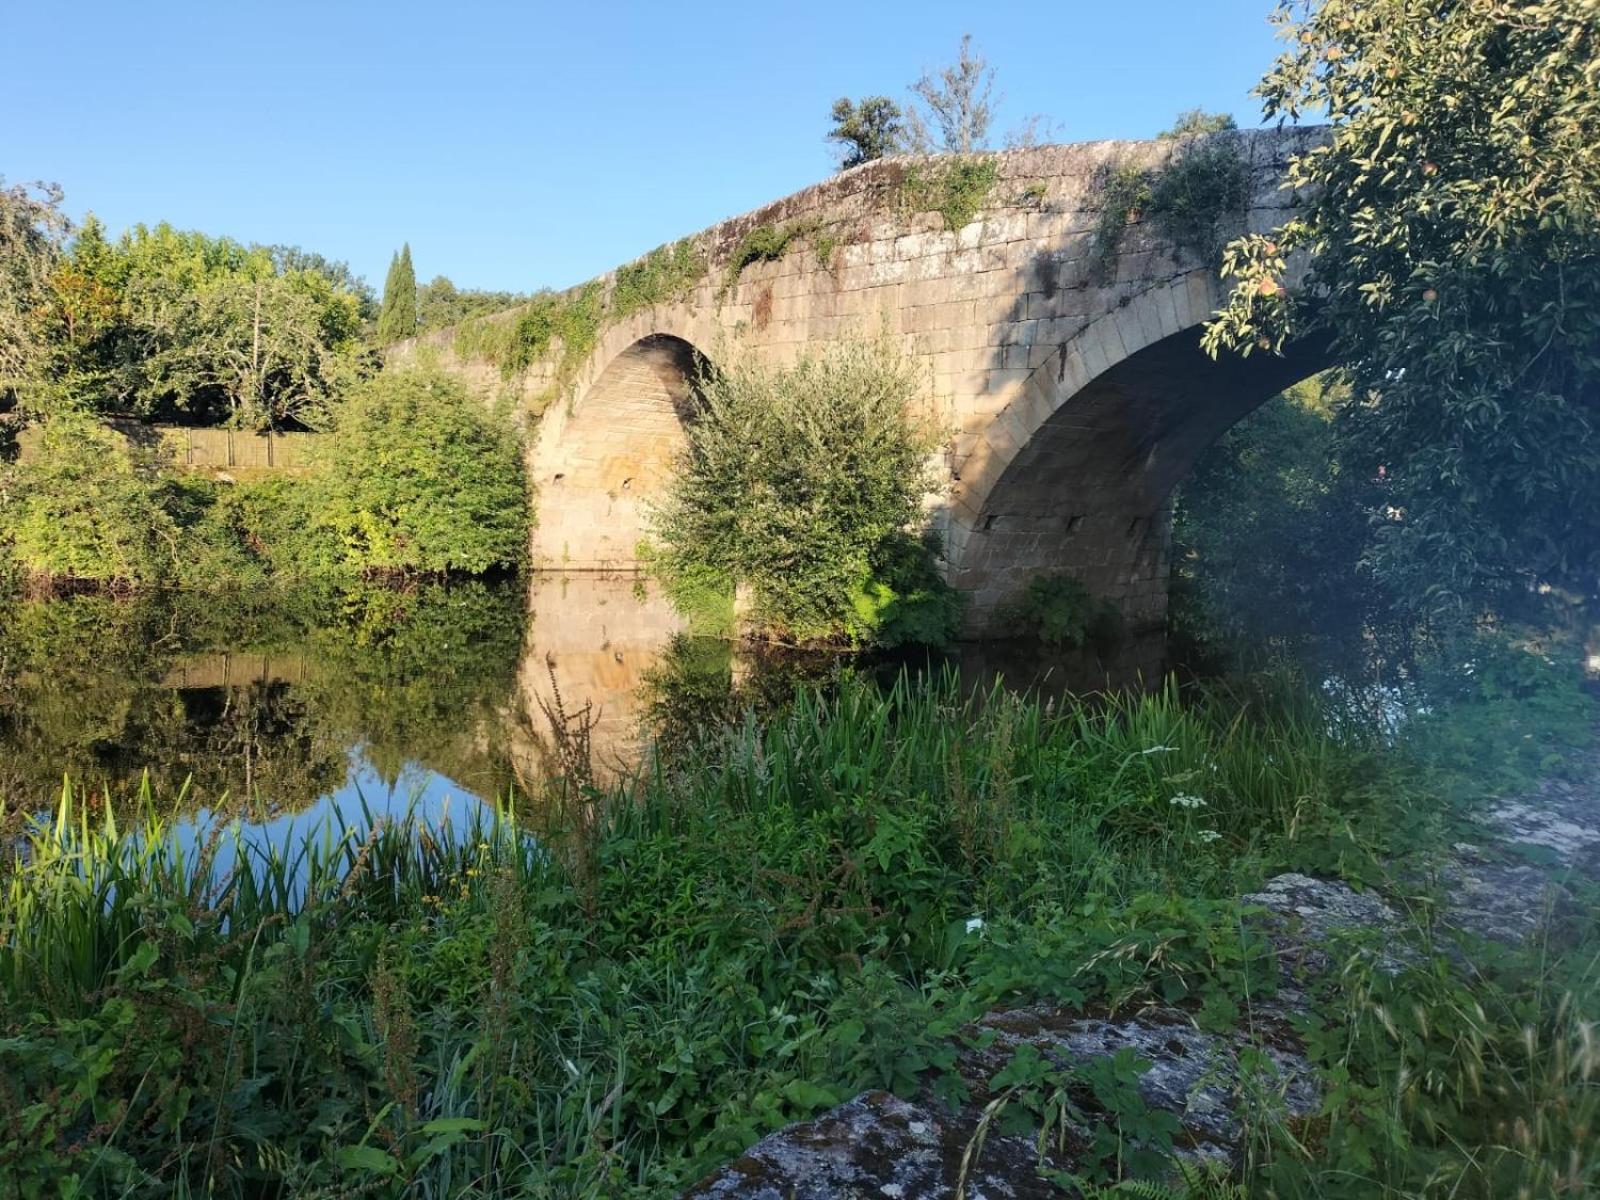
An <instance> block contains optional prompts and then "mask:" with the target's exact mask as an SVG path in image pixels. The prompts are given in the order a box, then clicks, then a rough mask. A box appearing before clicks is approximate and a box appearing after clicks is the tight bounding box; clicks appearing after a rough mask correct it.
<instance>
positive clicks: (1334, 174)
mask: <svg viewBox="0 0 1600 1200" xmlns="http://www.w3.org/2000/svg"><path fill="white" fill-rule="evenodd" d="M1277 20H1278V22H1279V23H1280V24H1282V25H1283V26H1284V32H1285V34H1286V36H1287V37H1288V39H1289V40H1290V44H1291V48H1290V50H1289V51H1288V52H1287V53H1286V54H1284V55H1283V56H1282V57H1281V58H1280V59H1279V60H1278V61H1277V63H1276V64H1275V66H1274V67H1273V69H1272V70H1271V72H1270V73H1269V74H1268V75H1267V77H1266V78H1265V79H1264V81H1263V82H1262V84H1261V86H1260V89H1259V90H1260V93H1261V95H1262V96H1263V97H1264V99H1265V102H1266V113H1267V116H1269V117H1272V116H1279V117H1288V118H1298V116H1299V115H1300V114H1301V113H1316V114H1319V115H1323V114H1325V115H1326V117H1327V119H1328V120H1329V121H1330V122H1331V130H1330V133H1329V136H1328V140H1327V143H1326V144H1325V145H1322V146H1318V147H1316V148H1314V149H1311V150H1308V151H1307V152H1305V153H1302V154H1299V155H1298V156H1296V157H1295V158H1294V159H1293V161H1292V162H1291V164H1290V168H1289V173H1288V180H1287V184H1288V185H1289V186H1293V187H1296V188H1298V189H1300V190H1299V195H1300V196H1301V197H1303V201H1302V203H1301V206H1300V207H1299V208H1298V209H1297V210H1296V215H1295V217H1294V219H1293V220H1291V221H1289V222H1288V223H1286V224H1285V225H1283V226H1282V227H1281V228H1279V229H1278V230H1276V231H1275V232H1273V233H1271V234H1261V235H1254V236H1249V237H1246V238H1243V239H1241V240H1239V241H1237V242H1235V243H1234V245H1233V246H1232V247H1231V248H1230V250H1229V253H1228V256H1227V264H1226V265H1227V270H1228V271H1229V273H1230V274H1231V275H1232V276H1233V278H1234V279H1235V280H1236V283H1235V285H1234V289H1233V292H1232V296H1231V299H1230V302H1229V303H1228V305H1227V307H1226V308H1225V309H1224V310H1223V311H1222V312H1221V313H1220V314H1219V315H1218V318H1217V319H1216V321H1215V322H1214V323H1213V324H1212V326H1211V327H1210V329H1209V330H1208V333H1207V344H1208V346H1209V347H1210V348H1212V349H1213V350H1214V351H1220V350H1222V349H1224V348H1230V347H1231V348H1237V349H1239V350H1241V351H1242V352H1244V353H1250V352H1252V351H1257V350H1259V351H1266V352H1272V351H1275V350H1278V349H1280V348H1281V347H1282V346H1283V344H1284V342H1285V340H1286V339H1288V338H1289V337H1291V336H1293V335H1296V334H1300V333H1304V332H1307V331H1309V330H1313V329H1316V328H1323V329H1326V330H1327V331H1329V332H1331V334H1332V335H1333V337H1334V339H1335V347H1336V350H1337V352H1338V353H1339V355H1340V356H1341V357H1342V358H1343V359H1344V361H1345V362H1346V363H1347V364H1348V365H1349V369H1350V373H1351V376H1352V381H1353V386H1354V397H1355V399H1354V400H1353V402H1351V403H1350V404H1347V405H1346V406H1344V408H1343V409H1342V410H1341V413H1340V419H1339V423H1338V437H1339V440H1340V443H1341V457H1342V459H1343V461H1344V462H1345V463H1346V464H1348V465H1349V466H1350V467H1351V468H1352V469H1358V470H1360V471H1362V472H1363V473H1364V474H1365V475H1366V476H1367V477H1369V478H1373V477H1380V476H1381V478H1382V481H1383V483H1382V489H1381V490H1382V501H1381V504H1380V506H1379V507H1378V509H1377V511H1376V512H1375V513H1374V517H1375V518H1376V524H1377V527H1376V531H1375V536H1374V541H1373V544H1372V546H1371V547H1370V549H1369V551H1368V560H1369V562H1370V564H1371V565H1372V567H1373V569H1374V570H1375V571H1377V572H1378V573H1379V574H1380V575H1381V576H1383V577H1384V578H1386V579H1387V580H1388V581H1389V582H1390V583H1391V585H1392V586H1393V588H1394V590H1395V591H1396V592H1397V593H1399V594H1401V595H1404V596H1407V597H1408V598H1410V600H1411V601H1412V602H1413V603H1414V604H1416V605H1417V607H1418V609H1419V610H1420V611H1421V612H1424V613H1428V614H1432V615H1435V616H1448V617H1467V616H1470V615H1473V614H1475V613H1477V612H1480V611H1482V610H1483V609H1484V608H1485V607H1501V608H1503V607H1504V606H1506V605H1510V604H1516V603H1520V602H1523V601H1526V600H1529V599H1531V598H1534V597H1538V596H1540V595H1550V596H1560V595H1563V594H1566V595H1569V596H1578V597H1588V598H1590V599H1591V601H1592V600H1593V598H1594V597H1595V596H1596V594H1597V592H1600V431H1597V425H1600V206H1597V203H1596V198H1597V197H1600V88H1596V86H1595V77H1594V70H1595V63H1596V62H1597V61H1600V20H1597V16H1596V10H1595V7H1594V5H1593V4H1574V3H1572V2H1571V0H1520V2H1517V3H1482V2H1477V0H1323V2H1322V3H1320V4H1317V5H1315V6H1308V5H1306V4H1304V3H1295V4H1290V3H1287V2H1286V3H1284V4H1283V5H1281V7H1280V9H1279V11H1278V14H1277ZM1291 256H1294V257H1295V259H1296V260H1299V259H1300V258H1301V257H1302V256H1304V258H1305V259H1306V261H1307V262H1308V275H1307V276H1306V283H1305V287H1304V289H1303V290H1301V291H1300V292H1299V293H1298V294H1297V295H1296V296H1290V295H1289V294H1288V293H1287V292H1286V290H1285V288H1284V286H1283V280H1284V277H1285V274H1286V272H1287V270H1288V267H1289V263H1290V259H1291Z"/></svg>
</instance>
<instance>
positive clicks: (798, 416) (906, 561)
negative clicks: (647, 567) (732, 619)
mask: <svg viewBox="0 0 1600 1200" xmlns="http://www.w3.org/2000/svg"><path fill="white" fill-rule="evenodd" d="M702 395H703V408H702V410H701V413H700V415H699V418H698V419H697V420H696V421H695V422H694V423H693V424H692V425H691V426H690V429H689V444H688V448H687V450H686V451H685V453H684V454H683V456H682V458H681V460H680V463H679V468H678V472H677V475H676V478H675V479H674V482H673V485H672V488H671V490H670V492H669V494H668V496H667V498H666V500H665V501H664V502H663V504H662V506H661V508H660V509H659V510H658V511H657V512H656V514H655V530H656V534H657V536H658V538H659V541H660V545H659V546H658V547H656V548H655V551H654V560H655V563H656V565H657V568H658V570H659V572H660V573H661V574H662V575H663V577H664V578H665V579H666V581H667V584H668V587H669V590H670V591H672V593H673V594H674V595H675V596H676V597H677V598H679V599H680V601H683V600H686V599H691V598H692V599H693V601H694V602H695V603H696V604H703V603H704V602H705V601H706V599H707V598H708V597H713V596H718V595H721V596H731V595H732V594H733V592H734V591H735V589H736V588H742V589H747V592H748V596H749V611H748V613H747V614H746V615H747V617H748V619H749V621H750V622H751V624H752V625H753V626H754V627H755V628H757V629H759V630H762V631H764V632H765V633H767V634H769V635H771V636H774V637H777V638H780V639H789V640H796V641H812V640H821V639H839V638H842V639H845V640H848V641H851V642H856V643H861V642H871V641H900V640H909V639H910V638H912V637H915V639H916V640H923V641H942V640H944V639H946V638H948V637H949V636H950V635H951V634H952V633H953V632H954V626H955V621H956V617H957V615H958V614H957V611H956V606H955V604H954V602H953V598H952V597H951V596H950V594H949V589H948V588H947V587H946V586H945V585H944V583H943V582H942V580H940V579H939V578H938V576H937V574H936V573H934V572H933V571H932V570H930V569H929V566H928V551H927V550H926V549H925V548H924V547H923V546H922V545H921V544H919V543H917V542H916V540H915V539H914V538H913V539H910V540H908V539H907V531H908V530H911V529H913V528H915V527H916V526H917V525H918V524H919V523H920V518H921V502H922V498H923V495H924V493H925V492H926V491H927V490H928V488H929V486H930V476H929V471H928V462H927V456H928V453H929V451H930V450H931V449H932V448H933V445H934V444H935V440H936V435H935V433H934V432H933V430H932V428H931V426H930V425H929V423H928V422H927V420H926V418H925V417H923V416H922V415H921V414H920V413H919V411H918V409H919V408H920V407H921V406H922V405H923V404H924V403H925V402H926V397H927V387H926V382H925V380H924V379H923V378H922V376H921V374H920V373H919V370H918V368H917V367H916V365H915V364H914V363H913V362H912V361H911V360H910V359H909V358H907V357H904V356H903V355H901V354H900V353H899V352H898V351H896V350H894V349H893V348H891V347H890V346H889V345H888V344H887V343H886V342H874V343H846V344H843V345H841V346H838V347H836V348H833V349H830V350H827V351H824V352H821V353H819V354H817V355H814V356H811V357H804V358H801V359H800V360H799V361H798V362H797V363H795V364H794V365H793V366H788V367H783V368H770V367H767V366H764V365H761V364H760V363H758V362H756V361H755V360H753V359H751V358H749V357H735V358H733V359H732V361H730V362H729V363H728V364H727V368H726V370H724V371H722V372H719V373H717V374H714V375H709V376H708V377H707V378H705V379H704V380H703V381H702Z"/></svg>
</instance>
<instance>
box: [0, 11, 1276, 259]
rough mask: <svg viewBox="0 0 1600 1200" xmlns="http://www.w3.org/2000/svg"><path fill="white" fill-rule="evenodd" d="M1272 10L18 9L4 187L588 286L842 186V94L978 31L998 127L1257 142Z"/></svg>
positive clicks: (906, 73)
mask: <svg viewBox="0 0 1600 1200" xmlns="http://www.w3.org/2000/svg"><path fill="white" fill-rule="evenodd" d="M1270 8H1271V0H1127V2H1124V3H1107V2H1105V0H1054V2H1052V3H1038V2H1037V0H1034V2H1032V3H1026V4H1024V3H1010V2H1001V0H989V2H988V3H982V4H977V3H966V4H957V3H937V2H929V0H895V2H893V3H887V2H882V0H857V2H855V3H849V2H846V3H838V2H829V3H822V2H815V0H814V2H813V3H809V4H794V3H777V2H770V3H762V2H760V0H757V2H755V3H750V2H744V3H720V2H719V3H693V2H691V0H679V2H678V3H664V2H660V0H658V2H655V3H635V2H631V0H630V2H625V3H619V2H615V0H613V2H610V3H594V2H585V0H566V2H563V3H531V2H530V3H486V2H484V0H454V2H452V3H433V4H421V3H411V2H409V0H393V2H389V3H384V4H376V3H369V2H367V0H361V2H360V3H355V2H351V0H320V2H308V0H278V2H267V0H184V2H177V0H145V2H144V3H127V2H126V0H117V2H115V3H111V2H108V0H88V2H87V3H80V4H76V5H73V6H71V10H70V13H71V15H70V19H68V18H67V17H66V16H65V15H64V13H63V12H62V11H61V10H57V9H55V7H54V6H52V5H45V4H28V5H19V6H17V8H16V11H13V12H11V13H10V14H8V15H7V17H6V27H7V31H8V33H9V34H10V36H11V39H12V46H13V50H12V53H11V54H10V55H8V60H9V61H8V65H7V76H8V77H7V81H6V82H7V88H6V91H7V95H8V101H7V103H6V105H5V112H4V115H3V116H0V174H3V175H4V176H5V177H6V178H7V179H8V180H9V181H12V182H16V181H22V180H32V179H46V180H53V181H55V182H58V183H60V184H61V185H62V186H63V187H65V188H66V191H67V203H68V208H69V210H70V211H71V212H72V214H73V215H74V216H75V217H77V216H81V215H82V214H83V213H84V212H85V211H88V210H91V209H92V210H93V211H95V212H96V213H98V214H99V215H100V216H101V217H102V218H103V219H104V220H105V221H106V222H107V224H108V225H110V226H111V228H112V229H113V231H115V230H120V229H122V228H124V227H125V226H127V225H129V224H132V223H134V222H138V221H145V222H152V223H153V222H155V221H159V220H168V221H171V222H173V223H174V224H176V225H179V226H181V227H186V228H196V229H203V230H205V231H207V232H209V233H219V234H228V235H230V236H233V237H236V238H239V239H241V240H243V241H260V242H288V243H293V244H297V245H301V246H304V247H306V248H307V249H311V250H317V251H320V252H321V253H323V254H326V255H328V256H329V257H331V258H340V259H345V260H347V261H348V262H349V263H350V264H351V266H353V267H354V268H355V269H356V270H357V271H358V272H359V273H361V274H363V275H365V276H366V277H367V278H368V279H369V280H370V281H372V282H373V283H375V284H380V285H381V283H382V279H383V273H384V270H385V269H386V267H387V265H388V261H389V256H390V254H391V252H392V251H393V250H394V249H395V248H397V247H398V246H399V245H400V243H401V242H402V241H409V242H410V243H411V248H412V254H413V257H414V259H415V262H416V267H417V273H418V275H419V277H421V278H423V279H427V278H430V277H432V276H433V275H435V274H440V273H442V274H447V275H449V276H450V277H451V278H452V279H454V280H455V281H456V283H457V284H459V285H461V286H467V287H486V288H506V289H515V290H519V291H526V290H532V289H534V288H537V287H540V286H547V285H548V286H557V287H559V286H566V285H569V284H572V283H576V282H579V281H581V280H583V279H585V278H588V277H589V276H591V275H594V274H597V273H598V272H600V271H602V270H605V269H607V268H609V267H611V266H614V265H615V264H617V263H619V262H621V261H623V260H625V259H628V258H631V257H633V256H634V255H637V254H640V253H643V252H644V251H646V250H648V249H650V248H651V247H653V246H655V245H657V244H659V243H661V242H664V241H668V240H670V239H672V238H676V237H680V236H682V235H683V234H686V233H690V232H692V231H694V230H697V229H700V228H703V227H704V226H706V225H709V224H712V223H713V222H715V221H718V220H720V219H722V218H723V217H727V216H732V215H734V214H735V213H739V212H743V211H745V210H747V209H750V208H754V207H756V206H758V205H760V204H762V203H764V202H766V201H768V200H772V199H776V198H777V197H779V196H782V195H784V194H786V193H788V192H791V191H795V190H796V189H798V188H801V187H804V186H806V185H807V184H809V183H812V182H814V181H816V180H818V179H820V178H822V177H824V176H825V175H827V174H828V173H829V172H830V171H831V170H832V167H833V159H832V156H831V150H830V147H829V146H828V145H827V143H826V142H825V141H824V140H823V134H824V133H825V132H826V129H827V126H828V121H827V113H828V108H829V106H830V105H831V103H832V101H833V100H834V98H835V97H837V96H841V95H851V96H859V95H864V94H869V93H874V92H881V93H886V94H889V95H893V96H896V97H897V98H898V97H900V96H901V95H902V94H903V92H904V91H905V87H906V85H907V84H908V83H909V82H910V81H911V80H912V79H914V78H915V77H916V76H917V75H919V74H920V73H921V72H922V70H923V69H924V68H926V67H933V66H938V65H940V64H942V63H944V62H946V61H948V60H949V59H950V58H952V57H953V56H954V52H955V49H956V45H957V42H958V41H959V39H960V36H961V34H962V33H963V32H971V33H972V34H973V35H974V37H975V39H976V41H977V42H978V45H979V47H980V49H981V50H982V51H983V52H984V53H985V54H986V55H987V56H988V58H989V61H990V62H991V63H992V64H993V65H994V66H995V67H996V68H997V69H998V78H997V84H998V87H999V90H1001V91H1002V92H1004V94H1005V103H1004V106H1003V112H1002V119H1001V120H1000V122H999V125H1000V126H1001V127H1002V128H1004V127H1005V126H1008V125H1012V124H1015V123H1016V122H1017V121H1018V120H1019V119H1020V118H1021V117H1022V116H1024V115H1025V114H1027V113H1031V112H1039V113H1043V114H1046V115H1047V116H1049V117H1051V118H1053V119H1054V120H1055V121H1056V122H1057V123H1058V126H1059V131H1058V136H1059V139H1060V140H1062V141H1087V140H1091V139H1095V138H1106V137H1147V136H1150V135H1152V134H1154V133H1155V132H1157V131H1158V130H1160V129H1161V128H1163V127H1164V126H1165V125H1166V124H1167V122H1168V121H1169V119H1170V118H1171V116H1172V115H1173V114H1174V113H1175V112H1177V111H1178V110H1180V109H1184V108H1190V107H1193V106H1195V105H1200V106H1203V107H1205V108H1207V109H1211V110H1220V111H1228V112H1232V113H1234V115H1235V116H1236V117H1237V118H1238V120H1239V122H1240V124H1241V125H1255V124H1258V123H1259V112H1260V108H1259V103H1258V101H1257V100H1256V99H1255V98H1254V97H1253V96H1251V95H1250V94H1249V92H1250V88H1251V87H1252V86H1253V85H1254V83H1255V82H1256V80H1257V79H1258V78H1259V77H1260V76H1261V74H1262V72H1263V71H1264V70H1265V68H1266V67H1267V65H1268V63H1269V62H1270V61H1271V59H1272V57H1273V55H1274V54H1275V53H1276V48H1277V46H1276V43H1275V42H1274V40H1273V37H1272V31H1271V29H1270V27H1269V26H1268V24H1267V15H1268V12H1269V10H1270Z"/></svg>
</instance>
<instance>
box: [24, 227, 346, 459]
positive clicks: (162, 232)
mask: <svg viewBox="0 0 1600 1200" xmlns="http://www.w3.org/2000/svg"><path fill="white" fill-rule="evenodd" d="M40 320H41V322H42V327H43V329H44V330H45V334H46V337H47V341H48V344H49V346H50V355H51V356H50V364H49V370H48V372H47V381H46V383H47V387H45V388H43V389H41V391H42V392H43V393H47V394H48V395H49V396H51V397H54V398H55V399H56V400H57V401H58V402H59V403H61V404H65V405H67V406H70V407H87V408H96V409H101V410H120V411H125V412H128V411H131V412H133V413H135V414H136V415H138V416H141V417H147V418H164V419H168V420H171V419H174V418H186V419H189V420H198V421H202V422H216V421H224V420H228V421H232V422H233V423H235V424H237V425H241V426H246V427H250V428H261V427H264V426H281V425H284V424H301V425H308V424H315V423H316V422H317V420H318V417H317V414H318V413H319V411H320V410H321V409H323V408H324V407H325V406H326V404H327V402H328V400H329V399H330V397H331V396H332V395H333V394H334V392H336V391H337V390H338V388H340V387H341V386H342V385H343V383H344V382H345V381H347V380H349V379H350V378H352V377H353V376H355V375H356V374H359V372H360V370H361V360H360V355H359V353H358V337H359V334H360V330H361V301H360V298H359V296H358V295H357V294H356V293H354V292H352V291H350V290H349V285H348V284H347V283H342V282H339V281H338V276H337V273H336V272H334V271H331V270H328V269H325V268H324V267H322V266H317V265H313V264H310V263H307V265H303V266H291V265H288V262H287V261H286V260H285V258H284V257H283V255H282V253H281V251H279V250H276V249H274V248H271V247H262V246H255V247H246V246H243V245H240V244H239V243H238V242H234V241H232V240H230V239H228V238H213V237H207V236H206V235H205V234H201V233H193V232H183V231H179V230H175V229H173V228H172V227H171V226H169V225H165V224H163V225H158V226H156V227H155V228H154V229H148V228H145V227H144V226H138V227H136V228H134V229H133V230H130V231H129V232H128V233H126V234H124V235H123V236H122V238H121V239H119V240H118V241H117V242H115V243H112V242H108V241H107V240H106V238H105V236H104V231H103V228H102V227H101V225H100V223H99V222H98V221H96V220H95V219H94V218H93V217H90V218H89V219H87V220H86V221H85V222H84V226H83V228H82V230H80V231H79V233H78V236H77V238H76V239H74V241H73V242H72V244H71V246H70V247H69V249H68V252H67V254H66V255H65V257H64V258H63V259H62V260H61V261H60V262H59V263H58V264H57V266H56V269H55V270H54V271H53V272H52V274H51V277H50V291H49V296H48V300H47V303H46V304H45V305H44V306H43V307H42V308H41V309H40Z"/></svg>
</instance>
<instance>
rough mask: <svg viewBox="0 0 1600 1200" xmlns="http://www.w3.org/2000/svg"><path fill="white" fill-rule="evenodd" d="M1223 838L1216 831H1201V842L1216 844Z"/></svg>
mask: <svg viewBox="0 0 1600 1200" xmlns="http://www.w3.org/2000/svg"><path fill="white" fill-rule="evenodd" d="M1221 836H1222V835H1221V834H1220V833H1218V832H1217V831H1216V830H1215V829H1202V830H1201V831H1200V840H1201V841H1202V842H1214V841H1216V840H1217V839H1218V838H1220V837H1221Z"/></svg>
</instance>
